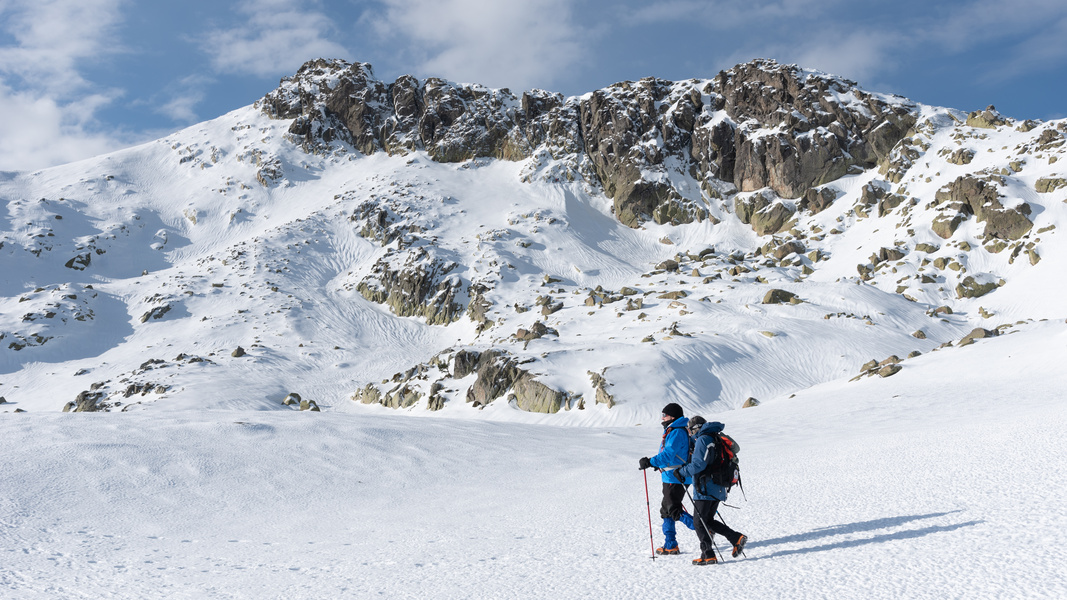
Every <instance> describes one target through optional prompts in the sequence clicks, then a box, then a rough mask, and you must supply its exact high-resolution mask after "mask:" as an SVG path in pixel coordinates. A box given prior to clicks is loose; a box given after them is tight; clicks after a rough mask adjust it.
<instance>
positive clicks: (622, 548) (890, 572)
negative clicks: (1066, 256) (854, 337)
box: [0, 323, 1067, 599]
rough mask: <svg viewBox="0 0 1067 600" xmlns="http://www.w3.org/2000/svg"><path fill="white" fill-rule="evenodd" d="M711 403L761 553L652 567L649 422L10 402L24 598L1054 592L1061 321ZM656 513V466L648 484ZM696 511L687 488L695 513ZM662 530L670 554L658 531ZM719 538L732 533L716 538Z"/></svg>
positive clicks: (10, 505)
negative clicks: (798, 389)
mask: <svg viewBox="0 0 1067 600" xmlns="http://www.w3.org/2000/svg"><path fill="white" fill-rule="evenodd" d="M996 342H997V343H996V344H993V343H986V344H977V345H975V346H971V347H968V348H963V349H961V350H959V351H958V352H956V353H954V354H949V353H939V354H934V355H930V356H928V357H923V358H922V359H921V360H918V361H916V363H915V364H914V365H912V368H911V369H908V370H906V371H904V372H902V373H900V374H899V375H897V376H895V377H893V378H890V379H884V380H878V379H873V380H865V381H862V382H857V383H853V384H843V383H841V384H839V383H835V384H828V385H825V386H821V387H818V388H815V389H812V390H809V391H806V392H803V393H800V394H798V395H797V396H796V397H795V398H792V399H781V400H777V401H774V402H768V403H765V404H763V405H762V406H759V407H757V408H752V409H744V410H735V411H730V412H726V413H721V414H718V415H715V417H716V418H719V419H722V420H723V421H725V422H726V423H727V431H728V432H730V433H731V434H732V435H733V436H735V437H736V438H737V439H738V441H739V442H740V443H741V448H742V451H741V457H742V464H743V468H744V477H743V481H744V484H745V491H746V493H747V498H748V499H747V501H746V500H744V499H743V498H742V497H741V494H739V493H736V492H735V493H734V494H733V495H732V497H731V502H730V504H732V505H735V506H737V507H739V510H734V509H731V508H724V509H723V510H722V512H723V516H724V517H725V518H726V520H727V522H728V523H730V525H731V526H733V527H735V528H737V529H739V530H740V531H742V532H744V533H746V534H748V535H749V536H750V538H751V542H750V543H749V544H748V546H747V551H746V554H747V558H744V559H741V560H732V561H727V562H726V563H725V564H723V565H717V566H715V567H714V568H710V567H709V568H702V569H696V568H695V567H693V566H691V565H690V564H689V563H690V560H691V559H692V558H694V557H695V556H696V554H695V549H696V547H697V545H696V540H695V536H694V535H693V534H692V533H691V532H688V531H683V532H682V533H681V535H680V540H681V548H682V551H683V553H682V554H681V555H680V556H677V557H663V558H659V559H657V560H655V561H652V560H651V559H650V555H651V548H650V545H649V542H650V541H649V536H648V517H647V514H646V507H645V493H644V481H643V478H642V473H641V472H640V471H638V470H637V468H636V466H637V458H638V457H640V456H643V455H647V454H650V453H652V452H653V451H654V450H655V447H656V445H657V444H658V442H659V433H660V431H659V429H658V427H657V426H656V425H654V424H651V423H646V424H642V425H640V426H632V425H631V426H618V427H587V428H573V427H566V428H563V427H553V426H543V425H526V424H519V423H510V424H509V423H495V422H485V421H473V420H460V419H411V418H408V417H407V416H403V415H396V414H395V413H392V412H389V411H387V410H385V409H381V410H375V411H368V412H365V413H362V414H329V415H327V414H311V413H306V412H305V413H297V414H286V413H278V412H263V411H247V410H245V411H240V410H233V411H210V412H197V411H189V412H180V413H168V414H158V413H152V412H139V413H133V414H130V413H127V414H116V413H110V414H85V415H80V414H79V415H60V414H24V415H23V414H19V415H16V414H5V415H2V418H0V440H2V452H0V454H2V456H3V468H0V488H2V489H3V490H4V493H3V496H2V499H0V503H2V513H0V514H2V516H0V548H2V550H0V553H2V558H0V564H2V567H0V591H2V592H3V595H4V596H5V597H10V598H24V599H34V598H326V597H337V598H340V597H352V598H365V597H373V596H379V595H381V596H384V597H397V598H469V597H480V598H590V597H591V598H650V597H656V596H657V594H659V593H661V592H662V590H663V589H665V588H669V589H671V590H673V591H674V593H676V594H678V595H679V597H703V596H704V595H705V594H706V593H707V590H708V588H709V587H713V588H714V589H715V593H716V594H719V595H723V596H729V597H738V598H766V597H775V598H777V597H800V598H843V597H844V598H1006V597H1012V598H1022V597H1027V598H1041V597H1045V598H1059V597H1063V596H1064V594H1067V576H1065V570H1064V569H1063V565H1064V564H1067V551H1065V549H1064V546H1063V544H1061V543H1059V541H1060V539H1061V537H1062V533H1063V531H1064V530H1065V528H1067V511H1064V508H1063V506H1064V505H1063V502H1062V498H1063V497H1064V494H1065V493H1067V477H1065V472H1064V465H1067V443H1065V442H1064V440H1065V439H1067V438H1065V437H1064V436H1063V431H1064V428H1065V427H1067V412H1065V411H1064V409H1063V408H1062V390H1064V389H1065V386H1067V375H1065V374H1064V373H1065V372H1064V370H1063V369H1062V364H1063V358H1064V356H1065V352H1064V345H1065V343H1067V326H1065V325H1064V324H1062V323H1055V324H1042V325H1040V326H1035V327H1033V328H1031V329H1030V330H1028V331H1024V332H1020V333H1017V334H1012V335H1009V336H1006V337H1004V338H1002V339H1000V340H996ZM649 487H650V494H651V495H652V498H653V511H655V508H656V506H655V505H656V496H657V495H658V487H659V483H658V477H656V476H655V474H653V476H652V477H650V481H649ZM686 503H687V504H688V501H687V502H686ZM653 523H654V524H655V525H657V531H656V536H655V537H656V542H657V544H658V543H660V542H661V538H660V534H659V532H658V523H656V520H654V521H653ZM719 544H720V549H725V542H723V541H722V540H721V539H720V540H719Z"/></svg>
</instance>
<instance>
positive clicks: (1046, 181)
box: [1034, 177, 1067, 194]
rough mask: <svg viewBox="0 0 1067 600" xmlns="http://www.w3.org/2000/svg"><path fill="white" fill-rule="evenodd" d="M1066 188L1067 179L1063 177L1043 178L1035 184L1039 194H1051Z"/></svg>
mask: <svg viewBox="0 0 1067 600" xmlns="http://www.w3.org/2000/svg"><path fill="white" fill-rule="evenodd" d="M1064 187H1067V179H1064V178H1063V177H1042V178H1040V179H1038V180H1037V182H1036V183H1035V184H1034V189H1035V190H1037V193H1039V194H1051V193H1052V192H1055V191H1056V190H1058V189H1060V188H1064Z"/></svg>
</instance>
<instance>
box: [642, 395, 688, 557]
mask: <svg viewBox="0 0 1067 600" xmlns="http://www.w3.org/2000/svg"><path fill="white" fill-rule="evenodd" d="M660 419H661V421H662V423H663V439H662V440H661V441H660V444H659V454H657V455H655V456H653V457H652V458H648V457H647V456H646V457H643V458H641V460H639V461H638V466H639V467H640V468H641V469H642V470H643V469H647V468H649V467H652V468H654V469H656V470H657V471H660V472H661V478H662V480H663V503H662V504H661V505H660V509H659V516H660V517H662V518H663V538H664V539H663V546H661V547H659V548H656V554H678V553H679V550H678V538H677V536H676V535H675V531H674V522H675V521H679V520H680V521H682V523H683V524H685V525H686V526H688V527H690V528H692V527H693V517H692V516H690V515H689V514H688V513H686V512H685V511H684V510H683V509H682V498H685V486H686V485H688V484H689V479H688V478H685V479H683V480H682V481H679V480H678V479H676V478H675V477H674V475H673V473H674V469H677V468H678V467H680V466H682V465H684V464H685V463H686V462H687V461H688V460H689V431H688V430H687V429H686V425H687V424H688V423H689V420H688V419H686V418H685V416H683V412H682V407H681V406H678V405H677V404H675V403H673V402H672V403H670V404H668V405H667V406H664V407H663V415H662V416H661V417H660Z"/></svg>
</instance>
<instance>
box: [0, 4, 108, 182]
mask: <svg viewBox="0 0 1067 600" xmlns="http://www.w3.org/2000/svg"><path fill="white" fill-rule="evenodd" d="M123 4H124V2H123V0H7V1H2V2H0V34H2V35H3V36H4V37H6V38H7V39H8V40H10V42H9V43H6V44H4V45H2V46H0V130H2V131H3V132H4V134H3V135H2V136H0V169H30V168H37V167H40V166H50V165H56V164H61V163H64V162H69V161H71V160H77V159H79V158H83V157H85V156H89V155H92V154H97V153H100V152H105V151H108V150H112V149H115V148H118V147H120V146H122V145H125V143H127V142H126V141H122V140H119V139H116V137H115V136H113V135H112V134H110V133H108V132H107V131H106V128H104V127H102V126H101V125H100V123H99V122H98V120H97V114H98V112H99V110H100V109H102V108H103V107H105V106H108V105H110V104H111V103H113V102H114V101H115V99H116V98H118V97H120V96H121V95H122V94H123V91H122V90H119V89H104V88H101V87H100V86H98V85H95V84H93V83H92V82H91V81H88V80H87V79H86V78H85V77H84V76H83V74H82V71H81V67H82V65H83V64H84V63H88V62H90V61H96V60H99V59H100V57H102V56H107V55H109V54H115V53H118V52H121V51H122V46H121V45H120V44H119V43H118V42H117V41H116V32H115V31H116V28H117V26H118V24H119V23H120V22H121V14H120V9H121V8H122V5H123Z"/></svg>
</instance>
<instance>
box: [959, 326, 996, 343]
mask: <svg viewBox="0 0 1067 600" xmlns="http://www.w3.org/2000/svg"><path fill="white" fill-rule="evenodd" d="M996 335H997V332H996V330H993V331H990V330H989V329H984V328H982V327H976V328H975V329H974V330H972V331H971V332H970V333H968V334H967V335H965V336H963V339H961V340H960V343H959V346H960V347H962V346H970V345H971V344H973V343H974V342H975V341H977V340H981V339H984V338H988V337H995V336H996Z"/></svg>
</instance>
